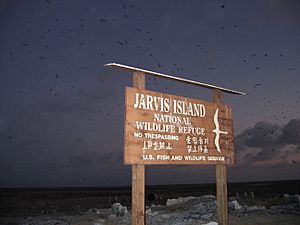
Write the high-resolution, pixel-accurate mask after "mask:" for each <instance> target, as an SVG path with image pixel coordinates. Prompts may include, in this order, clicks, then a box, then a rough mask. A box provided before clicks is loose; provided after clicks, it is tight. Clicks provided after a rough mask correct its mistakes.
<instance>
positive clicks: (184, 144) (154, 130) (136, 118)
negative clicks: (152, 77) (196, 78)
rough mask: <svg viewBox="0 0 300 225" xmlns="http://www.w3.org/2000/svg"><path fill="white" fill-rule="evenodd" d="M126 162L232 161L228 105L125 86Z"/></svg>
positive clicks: (227, 162) (229, 110)
mask: <svg viewBox="0 0 300 225" xmlns="http://www.w3.org/2000/svg"><path fill="white" fill-rule="evenodd" d="M124 139H125V152H124V163H125V164H219V163H221V164H231V163H234V150H233V124H232V110H231V107H230V106H228V105H224V104H217V103H212V102H208V101H202V100H196V99H190V98H185V97H180V96H175V95H169V94H163V93H159V92H152V91H146V90H139V89H136V88H129V87H127V88H126V99H125V138H124Z"/></svg>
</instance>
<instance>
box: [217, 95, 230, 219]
mask: <svg viewBox="0 0 300 225" xmlns="http://www.w3.org/2000/svg"><path fill="white" fill-rule="evenodd" d="M213 101H214V102H215V103H218V104H220V103H221V101H222V92H221V91H220V90H214V91H213ZM216 185H217V212H218V224H219V225H228V224H229V220H228V199H227V171H226V165H224V164H223V165H222V164H219V165H216Z"/></svg>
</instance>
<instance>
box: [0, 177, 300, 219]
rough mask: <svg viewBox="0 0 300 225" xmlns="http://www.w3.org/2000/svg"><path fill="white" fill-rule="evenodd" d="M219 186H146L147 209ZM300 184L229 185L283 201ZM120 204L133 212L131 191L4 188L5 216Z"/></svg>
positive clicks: (238, 192)
mask: <svg viewBox="0 0 300 225" xmlns="http://www.w3.org/2000/svg"><path fill="white" fill-rule="evenodd" d="M215 192H216V185H215V183H211V184H180V185H161V186H146V194H145V198H146V205H150V204H165V202H166V200H167V199H168V198H178V197H180V196H181V197H186V196H201V195H215ZM299 193H300V180H288V181H265V182H243V183H228V196H229V197H235V196H250V195H251V196H255V197H258V198H262V199H263V198H272V197H276V196H277V197H282V196H283V195H284V194H299ZM115 202H120V203H121V204H122V205H126V206H128V207H129V208H130V202H131V187H92V188H90V187H86V188H72V187H67V188H2V189H0V217H1V216H3V217H4V216H25V215H26V216H30V215H38V214H50V213H53V212H54V213H64V214H70V215H72V214H80V213H82V212H84V211H87V210H89V209H91V208H110V207H111V205H112V204H113V203H115Z"/></svg>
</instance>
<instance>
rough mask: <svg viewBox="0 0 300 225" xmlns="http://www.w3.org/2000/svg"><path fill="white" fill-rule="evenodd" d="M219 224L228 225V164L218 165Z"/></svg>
mask: <svg viewBox="0 0 300 225" xmlns="http://www.w3.org/2000/svg"><path fill="white" fill-rule="evenodd" d="M216 183H217V212H218V224H219V225H228V224H229V219H228V199H227V171H226V165H216Z"/></svg>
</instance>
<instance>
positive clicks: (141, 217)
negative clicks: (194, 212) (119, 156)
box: [131, 72, 145, 225]
mask: <svg viewBox="0 0 300 225" xmlns="http://www.w3.org/2000/svg"><path fill="white" fill-rule="evenodd" d="M133 87H135V88H138V89H141V90H142V89H145V73H142V72H133ZM131 168H132V192H131V195H132V197H131V224H132V225H144V224H145V166H144V165H138V164H135V165H132V167H131Z"/></svg>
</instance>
